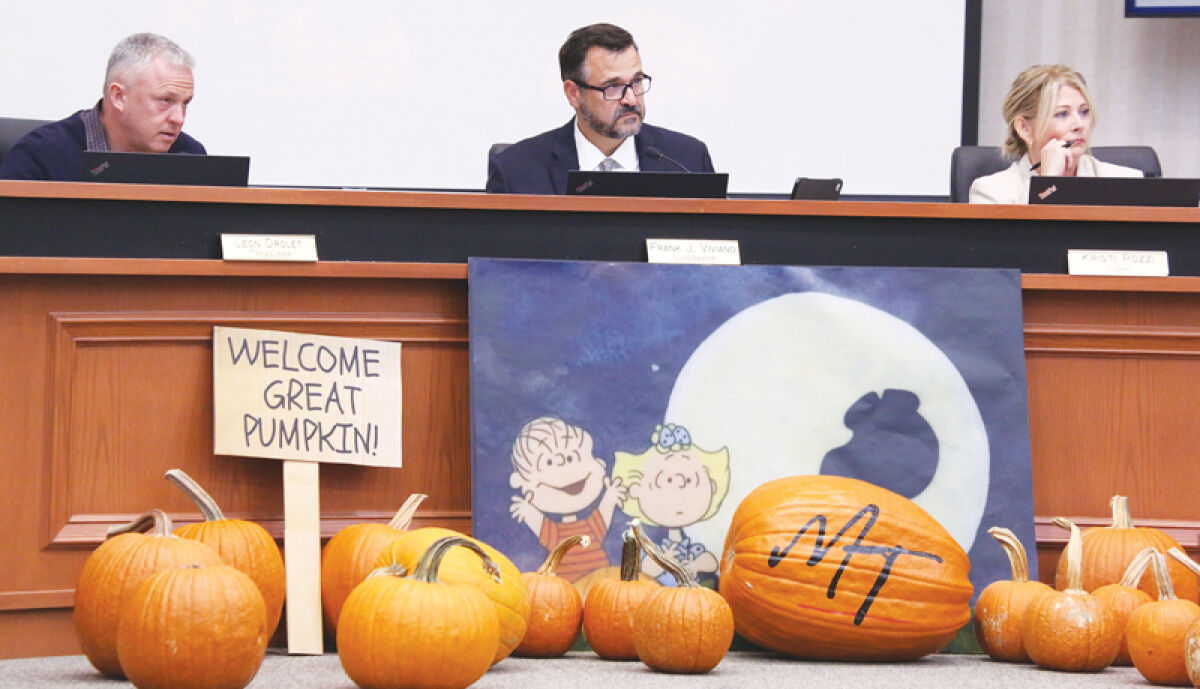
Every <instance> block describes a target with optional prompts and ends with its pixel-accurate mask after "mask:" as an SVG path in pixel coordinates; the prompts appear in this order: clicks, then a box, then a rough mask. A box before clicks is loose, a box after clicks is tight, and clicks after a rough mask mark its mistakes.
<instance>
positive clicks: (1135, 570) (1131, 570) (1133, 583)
mask: <svg viewBox="0 0 1200 689" xmlns="http://www.w3.org/2000/svg"><path fill="white" fill-rule="evenodd" d="M1154 553H1155V550H1154V548H1142V549H1141V550H1140V551H1139V552H1138V554H1137V555H1134V556H1133V559H1132V560H1130V561H1129V566H1128V567H1126V568H1125V573H1124V574H1122V575H1121V581H1119V582H1117V583H1118V584H1120V585H1121V586H1124V587H1126V588H1131V589H1135V588H1137V587H1138V582H1140V581H1141V580H1142V575H1144V574H1145V573H1146V568H1147V567H1149V566H1150V558H1151V557H1153V555H1154Z"/></svg>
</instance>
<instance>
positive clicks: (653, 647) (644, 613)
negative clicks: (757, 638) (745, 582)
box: [632, 523, 733, 673]
mask: <svg viewBox="0 0 1200 689" xmlns="http://www.w3.org/2000/svg"><path fill="white" fill-rule="evenodd" d="M632 528H633V533H634V535H635V536H637V539H638V542H640V543H641V544H642V548H643V549H644V550H645V551H646V554H647V555H649V556H650V557H651V558H652V559H653V560H654V561H655V562H657V563H658V564H659V566H660V567H662V568H663V569H664V570H666V571H668V572H670V573H671V575H672V576H674V577H675V581H676V582H678V585H677V586H671V587H662V586H660V587H658V588H657V589H656V590H655V591H654V592H653V593H651V594H650V595H649V596H647V597H646V600H644V601H642V604H641V605H639V606H638V608H637V610H635V611H634V613H633V645H634V648H635V649H636V650H637V656H638V658H640V659H641V661H642V662H643V663H645V664H646V665H647V666H648V667H650V668H651V669H653V670H658V671H659V672H679V673H700V672H708V671H709V670H711V669H713V668H714V667H716V666H717V665H718V664H719V663H720V662H721V659H722V658H724V657H725V654H726V653H728V652H729V644H730V643H731V642H732V641H733V612H731V611H730V610H729V604H728V603H726V602H725V599H724V598H722V597H721V594H719V593H717V592H716V591H713V590H712V589H706V588H703V587H701V586H700V585H699V584H697V583H696V578H695V577H694V576H692V573H691V572H689V571H687V570H686V569H684V567H683V566H682V565H680V564H679V563H678V562H676V561H675V560H673V559H671V558H670V557H668V556H667V555H666V554H665V553H663V552H662V551H661V550H659V549H658V546H656V545H654V543H653V542H652V541H651V540H650V539H649V538H647V537H646V534H645V533H644V532H643V531H642V529H641V527H640V526H638V525H637V524H636V523H635V524H634V526H633V527H632Z"/></svg>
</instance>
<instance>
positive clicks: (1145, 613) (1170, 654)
mask: <svg viewBox="0 0 1200 689" xmlns="http://www.w3.org/2000/svg"><path fill="white" fill-rule="evenodd" d="M1152 559H1153V562H1154V580H1155V582H1156V583H1157V584H1158V600H1157V601H1154V602H1152V603H1146V604H1145V605H1143V606H1141V607H1140V608H1138V609H1137V610H1134V611H1133V614H1132V615H1130V616H1129V626H1128V627H1126V628H1125V636H1126V639H1127V640H1128V643H1129V657H1130V658H1132V659H1133V666H1134V667H1136V668H1137V669H1138V672H1140V673H1142V676H1143V677H1145V678H1146V679H1147V680H1149V681H1150V682H1153V683H1154V684H1177V685H1182V686H1187V685H1188V684H1189V681H1190V680H1189V679H1188V671H1187V665H1186V663H1185V661H1184V649H1185V645H1184V637H1185V636H1186V635H1187V632H1188V629H1190V628H1191V626H1192V625H1193V624H1194V623H1195V622H1196V620H1198V619H1200V605H1197V604H1196V603H1194V602H1192V601H1190V600H1182V599H1179V598H1176V597H1175V592H1174V590H1173V589H1172V588H1171V578H1170V576H1168V574H1167V563H1166V560H1164V559H1163V556H1162V553H1159V552H1155V553H1154V554H1153V558H1152Z"/></svg>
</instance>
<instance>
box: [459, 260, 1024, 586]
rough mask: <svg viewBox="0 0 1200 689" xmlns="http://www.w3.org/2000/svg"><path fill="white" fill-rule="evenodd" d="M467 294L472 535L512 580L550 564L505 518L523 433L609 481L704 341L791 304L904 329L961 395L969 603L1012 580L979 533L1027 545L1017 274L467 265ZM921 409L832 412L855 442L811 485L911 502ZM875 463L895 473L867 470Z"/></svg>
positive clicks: (930, 441) (616, 527)
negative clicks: (852, 304)
mask: <svg viewBox="0 0 1200 689" xmlns="http://www.w3.org/2000/svg"><path fill="white" fill-rule="evenodd" d="M469 289H470V318H469V322H470V337H471V353H470V354H471V426H472V436H473V437H472V484H473V485H472V515H473V530H474V533H475V534H476V535H477V536H478V537H480V538H482V539H483V540H485V541H488V542H489V543H492V544H493V545H496V546H497V547H499V548H500V549H501V550H503V551H504V552H505V553H507V554H509V555H510V556H511V557H512V558H513V560H514V562H516V564H517V565H518V567H520V568H521V569H522V570H532V569H535V568H536V567H537V566H538V565H539V564H540V563H541V561H542V559H543V558H544V557H545V550H544V549H543V548H542V547H541V546H540V545H539V543H538V542H537V538H536V537H535V536H533V535H532V534H531V532H530V530H529V529H528V528H526V527H525V526H523V525H521V524H519V523H517V522H516V521H515V520H514V519H513V518H512V517H511V515H510V513H509V507H510V503H511V498H512V497H513V495H514V490H513V489H512V488H511V487H510V485H509V476H510V474H511V473H512V465H511V463H510V453H511V450H512V444H513V440H514V438H515V437H516V435H517V433H518V431H519V430H520V429H521V427H522V426H523V425H524V424H525V423H526V422H527V421H530V420H531V419H534V418H536V417H540V416H546V415H552V416H559V417H561V418H563V419H565V420H567V421H569V422H571V423H575V424H578V425H580V426H582V427H583V428H585V429H587V431H589V432H590V433H591V434H592V436H593V438H594V439H595V454H596V456H598V457H600V458H602V459H604V460H605V461H606V462H608V469H609V470H610V471H611V469H612V460H613V453H614V452H615V451H618V450H622V451H638V450H640V449H642V448H645V447H647V445H648V443H649V438H650V433H651V432H652V431H653V430H654V425H655V424H656V423H663V422H665V421H670V419H664V418H663V415H664V413H665V411H666V409H667V404H668V400H669V398H670V395H671V392H672V388H673V386H674V384H675V381H676V378H677V376H678V375H679V372H680V370H681V369H682V367H683V366H684V364H685V363H686V362H687V361H688V358H689V357H690V356H691V355H692V353H693V352H694V351H695V350H696V348H697V346H699V345H700V344H701V343H702V342H703V341H704V340H705V338H707V337H708V336H709V335H710V334H711V333H712V332H713V331H714V330H715V329H716V328H718V327H719V326H720V325H721V324H723V323H725V322H726V321H727V320H729V319H730V318H731V317H733V316H735V315H737V314H738V313H740V312H742V311H743V310H744V309H746V308H748V307H751V306H754V305H756V304H758V303H760V302H763V301H764V300H768V299H772V298H774V297H778V296H780V295H784V294H789V293H796V292H820V293H825V294H830V295H834V296H838V297H843V298H847V299H853V300H856V301H859V302H862V303H863V304H866V305H868V306H871V307H873V308H875V309H879V310H881V311H883V312H886V313H887V314H890V315H891V316H894V317H896V318H898V319H900V320H902V321H904V322H906V323H908V324H909V325H911V326H912V327H914V328H916V329H917V330H918V331H920V332H921V333H922V334H923V335H924V336H925V338H927V339H928V340H929V341H930V342H932V343H933V344H934V345H936V346H937V347H938V348H940V349H941V350H942V352H943V353H944V354H945V355H946V356H947V357H948V358H949V360H950V361H951V362H952V363H953V365H954V366H955V367H956V368H957V370H958V372H959V374H960V375H961V376H962V378H963V380H964V381H965V382H966V384H967V387H968V388H969V390H970V393H971V395H972V396H973V397H974V399H975V401H976V405H977V406H978V409H979V412H980V414H981V416H982V419H983V423H984V425H985V427H986V429H987V437H988V439H987V442H988V447H989V450H990V458H991V475H990V483H989V485H988V501H987V505H986V507H985V510H984V514H983V518H982V520H981V522H980V524H979V527H978V529H977V532H976V538H975V542H974V546H973V547H972V548H971V551H970V557H971V562H972V580H973V581H974V582H975V586H976V593H978V591H979V590H980V589H981V588H982V585H981V584H986V583H987V581H991V580H993V579H995V578H998V577H1004V578H1006V577H1007V576H1008V563H1007V558H1006V557H1005V556H1004V554H1003V551H1002V550H1001V549H1000V547H999V546H998V545H997V544H996V543H995V542H994V541H992V539H991V538H990V537H989V536H987V534H986V530H987V528H988V527H991V526H995V525H1002V526H1007V527H1008V528H1010V529H1012V530H1013V531H1014V532H1015V533H1016V534H1017V536H1018V537H1019V538H1021V539H1022V541H1023V542H1025V543H1027V544H1029V543H1032V542H1033V511H1032V491H1031V485H1030V482H1031V467H1030V450H1029V427H1028V416H1027V407H1026V387H1025V364H1024V350H1023V335H1022V317H1021V292H1020V274H1019V273H1018V272H1017V271H1015V270H1003V269H994V270H993V269H987V270H980V269H947V268H837V267H834V268H824V267H822V268H804V267H784V266H677V265H646V264H635V263H598V262H569V261H526V260H494V259H472V260H471V261H470V267H469ZM881 344H882V345H884V346H886V343H881ZM880 392H882V395H880V394H879V393H880ZM920 402H921V401H920V400H919V399H918V398H917V397H916V395H914V394H913V393H912V392H910V391H906V390H886V391H871V390H863V391H862V395H861V397H859V399H858V402H856V403H855V404H854V405H853V406H852V407H850V408H848V409H844V410H840V412H844V416H843V419H844V423H845V424H846V426H847V428H849V429H850V430H851V431H853V437H852V439H851V441H850V442H848V443H847V444H845V445H844V446H842V447H838V448H834V449H831V450H830V451H829V453H828V454H827V455H826V456H825V459H824V461H823V462H822V472H821V473H830V474H839V475H845V476H852V477H858V478H862V477H864V476H865V475H866V474H867V473H870V472H874V475H875V477H876V478H874V479H872V480H873V481H875V482H877V483H881V484H883V485H885V487H888V488H890V489H892V490H894V491H896V492H898V493H900V494H902V495H905V496H907V497H912V496H913V495H916V494H918V493H920V492H921V490H922V489H923V488H924V486H925V485H926V484H927V483H928V482H929V479H930V477H931V476H932V475H933V471H934V470H935V469H936V467H937V458H938V451H939V444H938V438H936V437H935V435H934V433H933V431H932V429H931V428H930V427H929V425H928V424H927V423H925V420H924V419H923V418H922V416H921V413H920V406H919V405H920ZM883 451H886V454H887V456H888V457H890V458H891V465H890V466H889V467H886V468H884V469H882V470H880V469H878V468H876V469H871V468H870V466H871V464H872V457H875V456H878V455H879V454H881V452H883ZM736 462H737V458H736V457H735V458H734V459H733V463H736ZM627 519H628V517H626V515H625V514H624V513H622V512H621V511H620V510H619V509H618V510H617V511H616V514H615V516H614V523H613V526H612V528H610V529H609V531H608V538H607V539H606V541H605V548H606V550H607V551H608V552H609V556H610V558H611V559H612V560H613V561H614V562H615V561H617V560H618V559H619V551H620V547H619V533H620V531H621V528H620V527H621V526H622V525H623V524H624V523H625V521H627ZM718 548H719V546H718ZM717 555H718V557H719V556H720V553H719V552H718V553H717ZM1030 565H1031V567H1036V560H1035V559H1033V560H1031V563H1030ZM1035 575H1036V573H1035Z"/></svg>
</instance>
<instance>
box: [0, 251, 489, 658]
mask: <svg viewBox="0 0 1200 689" xmlns="http://www.w3.org/2000/svg"><path fill="white" fill-rule="evenodd" d="M97 263H99V262H91V263H89V264H87V265H84V266H82V267H83V268H84V271H83V272H85V273H86V272H87V270H92V271H93V274H82V275H74V274H71V273H72V271H71V269H64V268H63V265H62V264H60V265H58V266H52V265H50V264H47V263H45V262H44V261H43V262H40V263H38V264H37V265H33V266H30V267H31V269H32V270H31V271H30V272H29V273H21V272H20V271H18V270H12V266H9V268H10V271H9V272H8V273H7V274H0V290H3V293H4V294H5V309H4V310H3V311H2V312H0V359H2V360H3V361H4V362H5V366H3V367H0V391H3V394H0V431H2V432H3V434H4V437H5V438H6V440H7V442H6V443H4V444H0V502H2V504H4V505H5V506H6V509H5V514H6V519H5V529H4V530H2V531H0V552H4V553H5V554H6V558H5V566H4V567H3V568H2V570H0V624H3V625H4V627H5V628H6V629H7V630H12V629H14V628H15V627H13V626H12V625H14V624H17V623H18V622H19V623H20V624H21V625H23V628H22V631H23V633H22V634H10V633H4V634H0V657H14V656H18V655H46V654H51V653H74V652H77V646H76V644H75V640H74V635H73V633H72V632H71V629H70V605H71V597H72V596H73V588H74V584H75V577H76V576H77V575H78V573H79V571H80V568H81V567H82V564H83V560H84V559H85V558H86V557H87V555H88V554H89V552H90V551H91V549H92V548H93V547H94V546H95V545H97V544H98V543H99V542H100V541H101V539H102V537H103V533H104V531H105V530H106V528H107V527H108V526H109V525H111V524H114V523H119V522H122V521H126V520H128V519H129V518H131V517H132V516H133V515H135V514H137V513H139V512H141V511H143V510H145V509H147V508H150V507H161V508H164V509H166V510H167V511H168V512H169V513H171V514H172V515H173V516H176V517H178V518H180V519H181V520H183V521H194V520H198V519H199V515H198V513H197V511H196V509H195V508H194V506H192V505H191V503H190V502H189V501H188V500H187V499H186V498H184V497H183V495H182V493H180V492H179V491H178V490H177V489H175V488H173V486H172V485H171V484H170V483H169V482H167V481H166V480H164V479H163V477H162V474H163V472H164V471H165V470H166V469H168V468H170V467H175V466H178V467H181V468H183V469H185V470H186V471H188V472H189V473H190V474H192V475H193V476H194V477H196V478H197V479H198V480H200V481H201V483H202V484H204V485H205V486H206V487H207V488H208V489H209V491H210V492H212V493H213V495H214V496H215V497H216V498H217V499H218V500H219V501H220V502H221V504H222V506H223V507H225V509H226V511H227V513H228V514H229V515H230V516H235V517H243V518H251V519H255V520H257V521H261V522H262V523H263V524H264V525H265V526H266V527H267V528H268V530H270V531H272V532H273V533H274V535H275V536H276V537H277V538H278V537H280V536H281V535H282V534H281V532H282V513H281V506H282V496H281V488H280V468H279V463H278V462H276V461H273V460H263V459H249V458H235V457H219V456H214V455H213V453H212V435H211V434H212V431H211V428H212V392H211V388H212V384H211V379H212V363H211V362H212V353H211V329H212V326H213V325H230V326H238V327H249V328H264V329H279V330H291V331H303V332H313V333H318V334H327V335H338V336H349V337H372V338H379V339H387V340H394V341H401V342H403V343H404V344H405V349H404V361H403V366H404V378H405V380H404V417H403V423H404V427H405V442H404V453H405V460H406V461H405V466H404V467H403V468H402V469H398V470H396V469H373V468H360V467H353V466H343V465H337V466H335V465H329V466H326V467H322V491H321V502H322V531H323V534H324V535H325V536H329V535H332V534H333V533H335V532H336V531H337V530H338V529H340V528H342V527H344V526H346V525H348V524H350V523H353V522H359V521H364V520H371V521H386V520H387V519H388V518H390V516H391V514H392V512H394V510H395V509H396V508H397V507H398V506H399V504H400V503H401V502H402V501H403V499H404V497H406V496H407V495H408V494H409V493H411V492H417V491H419V492H424V493H428V494H429V495H430V498H429V500H427V501H426V503H425V506H424V507H423V509H422V510H421V511H420V513H419V514H418V516H417V524H419V525H422V526H424V525H440V526H448V527H452V528H457V529H461V530H469V527H470V485H469V484H470V463H469V462H468V461H467V458H468V456H469V436H468V429H469V424H468V421H467V409H468V385H467V370H468V365H467V356H468V353H467V330H466V285H465V281H464V280H463V278H464V277H465V270H464V267H463V266H435V267H431V268H430V269H429V270H414V269H413V268H411V267H409V268H407V269H400V270H397V269H391V270H389V269H382V270H381V269H380V268H379V267H377V266H370V265H364V266H363V269H364V271H365V272H366V273H368V274H374V275H375V276H374V277H360V276H358V275H356V274H355V273H354V271H352V270H345V269H341V268H339V269H336V270H334V269H331V268H330V267H328V266H326V267H324V268H316V266H308V270H307V271H305V269H304V268H303V267H296V266H293V267H292V269H291V270H290V271H289V272H288V273H287V274H281V275H272V276H269V277H262V276H257V275H254V274H253V273H252V272H250V271H247V269H246V267H245V266H231V267H229V268H228V271H229V272H228V274H221V271H219V270H212V269H211V268H212V263H215V262H209V264H208V265H198V264H203V263H204V262H181V263H190V264H191V267H190V268H189V267H188V266H187V265H184V266H171V262H165V263H166V264H167V265H166V266H164V265H163V263H164V262H143V263H142V264H139V265H141V266H142V267H141V268H138V269H133V268H131V266H130V265H128V264H125V265H117V266H112V265H110V266H108V267H107V268H101V267H100V266H98V265H97ZM115 263H117V264H121V262H119V261H118V262H115ZM150 263H153V264H154V265H153V266H149V265H148V264H150ZM88 265H90V266H91V268H90V269H89V268H88V267H87V266H88ZM218 265H220V264H218ZM172 267H173V268H177V269H179V271H180V272H181V273H183V274H184V276H177V275H171V274H170V269H171V268H172ZM189 271H190V272H193V273H198V275H187V273H188V272H189ZM106 272H107V273H109V274H106ZM113 273H115V274H113ZM137 273H143V274H137ZM447 277H449V278H450V279H447ZM64 622H65V623H64ZM26 629H29V630H43V631H44V634H45V637H44V638H41V639H39V640H37V641H36V642H31V641H30V640H28V639H25V638H23V637H24V636H25V630H26ZM38 633H43V632H38Z"/></svg>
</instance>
